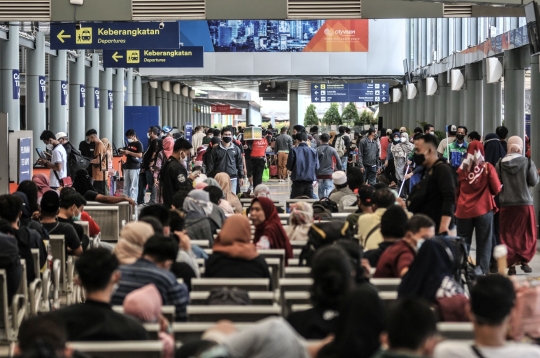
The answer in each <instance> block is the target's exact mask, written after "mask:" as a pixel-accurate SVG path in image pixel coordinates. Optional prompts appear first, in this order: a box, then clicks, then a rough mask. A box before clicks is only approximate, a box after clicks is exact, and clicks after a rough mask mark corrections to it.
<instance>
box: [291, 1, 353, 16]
mask: <svg viewBox="0 0 540 358" xmlns="http://www.w3.org/2000/svg"><path fill="white" fill-rule="evenodd" d="M361 17H362V1H361V0H288V1H287V18H289V19H317V20H319V19H358V18H361Z"/></svg>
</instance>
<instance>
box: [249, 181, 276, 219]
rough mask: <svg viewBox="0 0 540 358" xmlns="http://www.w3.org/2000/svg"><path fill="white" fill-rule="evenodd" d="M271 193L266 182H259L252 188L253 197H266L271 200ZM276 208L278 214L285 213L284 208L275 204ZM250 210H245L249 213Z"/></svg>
mask: <svg viewBox="0 0 540 358" xmlns="http://www.w3.org/2000/svg"><path fill="white" fill-rule="evenodd" d="M271 195H272V193H271V192H270V188H269V187H268V185H266V184H259V185H257V186H256V187H255V189H253V197H254V198H268V199H270V200H272V198H271ZM276 210H277V212H278V214H285V210H284V209H283V207H281V206H276ZM249 212H250V210H247V213H248V214H249Z"/></svg>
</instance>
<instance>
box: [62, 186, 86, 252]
mask: <svg viewBox="0 0 540 358" xmlns="http://www.w3.org/2000/svg"><path fill="white" fill-rule="evenodd" d="M81 200H84V198H83V197H81V195H80V194H79V193H77V192H76V191H75V190H74V189H72V188H64V189H62V191H61V192H60V211H59V212H58V216H57V219H58V222H61V223H66V224H69V225H71V226H73V228H74V229H75V232H76V233H77V236H78V237H79V240H80V241H81V245H82V248H83V250H86V249H87V248H88V244H89V243H90V238H89V237H88V236H86V234H85V233H84V229H83V227H82V226H81V225H79V224H77V223H76V222H75V221H74V218H78V217H79V215H80V212H79V206H80V203H81Z"/></svg>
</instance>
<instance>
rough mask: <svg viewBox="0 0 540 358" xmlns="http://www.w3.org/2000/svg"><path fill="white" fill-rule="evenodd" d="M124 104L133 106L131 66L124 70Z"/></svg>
mask: <svg viewBox="0 0 540 358" xmlns="http://www.w3.org/2000/svg"><path fill="white" fill-rule="evenodd" d="M126 106H133V68H128V69H127V70H126Z"/></svg>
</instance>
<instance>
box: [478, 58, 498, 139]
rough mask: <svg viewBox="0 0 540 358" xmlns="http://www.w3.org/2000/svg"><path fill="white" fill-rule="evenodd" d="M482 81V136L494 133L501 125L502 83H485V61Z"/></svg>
mask: <svg viewBox="0 0 540 358" xmlns="http://www.w3.org/2000/svg"><path fill="white" fill-rule="evenodd" d="M482 68H483V75H484V80H483V81H482V87H483V93H482V107H483V114H484V116H483V121H484V124H483V128H484V135H486V134H488V133H495V128H497V127H498V126H500V125H501V123H502V82H501V81H499V82H497V83H487V82H486V61H485V60H484V61H482Z"/></svg>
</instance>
